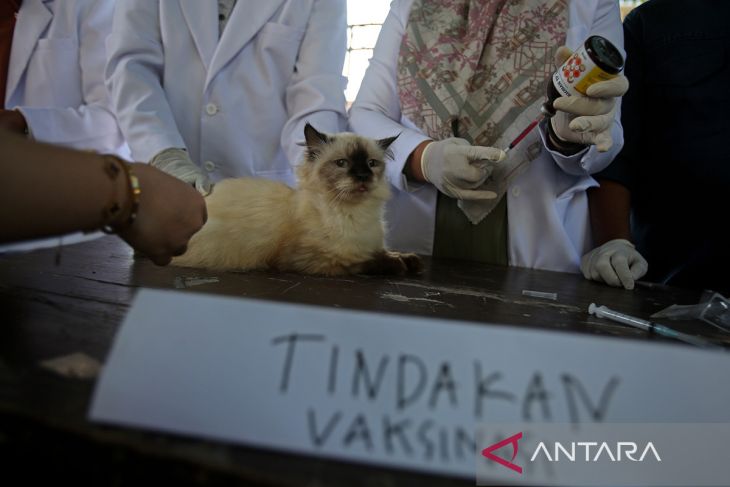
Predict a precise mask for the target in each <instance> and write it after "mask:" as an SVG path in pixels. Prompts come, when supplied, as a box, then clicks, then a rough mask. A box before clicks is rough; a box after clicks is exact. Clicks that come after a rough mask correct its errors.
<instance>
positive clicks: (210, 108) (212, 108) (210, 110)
mask: <svg viewBox="0 0 730 487" xmlns="http://www.w3.org/2000/svg"><path fill="white" fill-rule="evenodd" d="M205 113H207V114H208V115H210V116H211V117H212V116H213V115H215V114H216V113H218V107H217V106H216V104H215V103H208V104H207V105H205Z"/></svg>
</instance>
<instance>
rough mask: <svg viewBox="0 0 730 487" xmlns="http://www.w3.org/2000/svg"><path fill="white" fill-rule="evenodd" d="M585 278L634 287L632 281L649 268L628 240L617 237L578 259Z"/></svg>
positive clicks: (626, 287)
mask: <svg viewBox="0 0 730 487" xmlns="http://www.w3.org/2000/svg"><path fill="white" fill-rule="evenodd" d="M580 270H581V271H582V272H583V276H585V278H586V279H591V280H593V281H600V282H605V283H606V284H608V285H609V286H613V287H621V286H623V287H624V288H625V289H634V281H636V280H637V279H639V278H640V277H642V276H643V275H644V274H646V271H648V270H649V264H647V262H646V260H645V259H644V257H642V256H641V254H640V253H639V252H637V251H636V249H635V248H634V244H632V243H631V242H629V241H628V240H624V239H622V238H617V239H614V240H610V241H608V242H606V243H605V244H603V245H601V246H600V247H596V248H595V249H593V250H591V251H590V252H588V253H587V254H586V255H584V256H583V258H582V259H581V261H580Z"/></svg>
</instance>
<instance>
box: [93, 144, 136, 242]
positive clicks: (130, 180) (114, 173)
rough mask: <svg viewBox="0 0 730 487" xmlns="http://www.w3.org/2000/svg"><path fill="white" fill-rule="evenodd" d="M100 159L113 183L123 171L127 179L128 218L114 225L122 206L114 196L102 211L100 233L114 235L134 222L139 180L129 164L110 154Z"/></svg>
mask: <svg viewBox="0 0 730 487" xmlns="http://www.w3.org/2000/svg"><path fill="white" fill-rule="evenodd" d="M102 158H103V159H104V170H105V172H106V173H107V175H108V176H109V177H110V178H111V180H112V181H113V182H115V181H116V180H117V178H118V177H119V173H120V172H122V171H124V175H125V177H126V179H127V191H128V196H129V199H130V200H131V202H132V203H131V205H130V209H129V216H128V217H127V218H126V220H125V221H124V222H122V223H121V224H119V223H114V222H115V220H117V219H118V218H119V216H120V214H121V212H122V206H121V204H120V203H119V200H118V199H117V198H116V194H115V197H114V198H113V199H112V201H111V202H110V203H109V205H107V206H106V207H105V208H104V210H103V211H102V222H103V223H102V225H101V231H102V232H104V233H116V232H117V231H119V230H120V229H123V228H125V227H128V226H129V225H131V224H132V223H134V220H135V219H136V218H137V210H138V209H139V196H140V194H141V193H142V190H141V189H140V186H139V179H138V178H137V176H136V175H135V174H134V173H133V172H132V167H131V165H130V164H129V163H127V162H125V161H123V160H122V159H120V158H118V157H116V156H113V155H110V154H105V155H103V156H102ZM120 168H121V169H120Z"/></svg>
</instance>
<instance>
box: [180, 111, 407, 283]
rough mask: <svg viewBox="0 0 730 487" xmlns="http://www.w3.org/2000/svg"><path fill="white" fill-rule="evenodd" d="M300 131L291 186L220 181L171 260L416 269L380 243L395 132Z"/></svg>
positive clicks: (333, 270)
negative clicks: (302, 150)
mask: <svg viewBox="0 0 730 487" xmlns="http://www.w3.org/2000/svg"><path fill="white" fill-rule="evenodd" d="M304 135H305V139H306V143H307V151H306V158H305V160H304V161H303V162H302V164H301V165H300V166H299V167H298V168H297V176H298V179H299V185H298V188H297V189H292V188H290V187H289V186H287V185H285V184H283V183H280V182H276V181H271V180H266V179H253V178H240V179H227V180H223V181H221V182H219V183H218V184H216V186H215V188H214V189H213V192H212V193H211V194H210V195H209V196H208V197H207V198H206V205H207V209H208V221H207V222H206V224H205V225H204V226H203V228H202V229H201V230H200V231H199V232H198V233H197V234H195V235H194V236H193V237H192V239H191V240H190V243H189V246H188V250H187V252H186V253H185V254H183V255H182V256H180V257H177V258H175V259H173V264H175V265H180V266H189V267H203V268H208V269H216V270H248V269H276V270H280V271H293V272H301V273H306V274H321V275H328V276H336V275H344V274H360V273H362V274H395V275H402V274H405V273H406V272H418V271H420V269H421V261H420V259H419V257H418V256H417V255H415V254H400V253H396V252H388V251H386V250H385V248H384V244H383V239H384V230H383V210H384V205H385V201H386V200H387V199H388V197H389V195H390V188H389V185H388V182H387V181H386V179H385V158H386V155H387V152H388V147H389V146H390V144H392V143H393V141H394V140H395V139H396V137H392V138H388V139H382V140H372V139H368V138H365V137H361V136H358V135H355V134H352V133H340V134H335V135H328V134H323V133H320V132H318V131H317V130H316V129H315V128H314V127H312V126H311V125H310V124H306V126H305V128H304Z"/></svg>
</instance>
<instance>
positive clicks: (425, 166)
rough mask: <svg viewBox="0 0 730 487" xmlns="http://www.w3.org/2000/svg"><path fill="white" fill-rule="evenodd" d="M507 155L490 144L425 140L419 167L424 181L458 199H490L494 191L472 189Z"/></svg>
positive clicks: (479, 184) (451, 140)
mask: <svg viewBox="0 0 730 487" xmlns="http://www.w3.org/2000/svg"><path fill="white" fill-rule="evenodd" d="M505 157H507V155H506V154H505V153H504V151H503V150H501V149H497V148H494V147H482V146H476V145H471V144H470V143H469V142H467V141H466V140H464V139H458V138H450V139H445V140H439V141H436V142H431V143H430V144H428V145H427V146H426V147H425V149H424V150H423V153H422V155H421V171H422V172H423V176H424V177H425V178H426V180H427V181H428V182H430V183H431V184H433V185H434V186H436V187H437V188H438V190H439V191H441V192H442V193H444V194H445V195H447V196H451V197H452V198H456V199H459V200H491V199H494V198H496V197H497V193H495V192H494V191H487V190H479V189H476V188H478V187H479V186H481V185H482V184H484V181H486V180H487V178H488V177H489V176H490V175H491V174H492V171H493V170H494V165H495V164H497V163H499V162H500V161H502V160H504V158H505Z"/></svg>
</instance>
